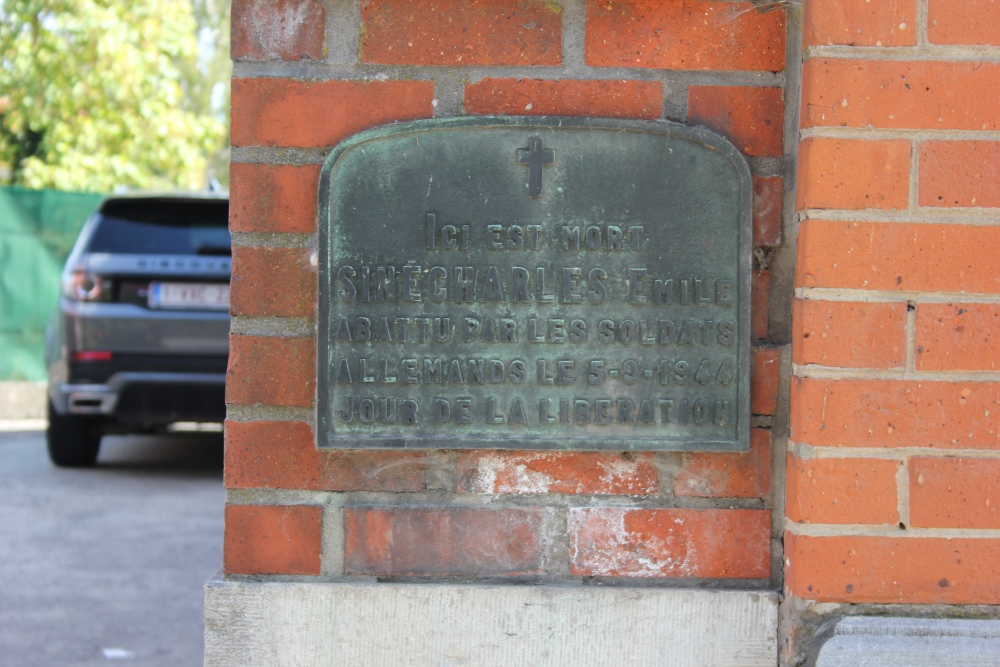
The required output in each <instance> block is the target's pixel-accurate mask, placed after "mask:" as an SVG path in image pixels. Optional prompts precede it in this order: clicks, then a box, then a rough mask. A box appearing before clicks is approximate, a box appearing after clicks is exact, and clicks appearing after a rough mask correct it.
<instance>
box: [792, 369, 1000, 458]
mask: <svg viewBox="0 0 1000 667" xmlns="http://www.w3.org/2000/svg"><path fill="white" fill-rule="evenodd" d="M791 420H792V424H791V426H792V435H791V438H792V440H794V441H795V442H799V443H808V444H811V445H817V446H828V447H841V446H842V447H935V448H940V449H963V448H965V449H997V448H1000V441H998V439H997V433H998V432H1000V385H998V384H995V383H987V382H916V381H910V380H820V379H815V378H796V377H793V378H792V396H791Z"/></svg>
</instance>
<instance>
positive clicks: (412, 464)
mask: <svg viewBox="0 0 1000 667" xmlns="http://www.w3.org/2000/svg"><path fill="white" fill-rule="evenodd" d="M424 468H425V466H424V455H423V453H421V452H397V451H369V450H360V451H354V450H351V451H341V450H337V451H332V450H322V449H317V448H316V444H315V440H314V437H313V430H312V427H311V426H309V424H305V423H303V422H280V421H263V422H234V421H228V422H226V486H227V487H228V488H230V489H309V490H313V491H387V492H394V493H407V492H415V491H422V490H423V489H424Z"/></svg>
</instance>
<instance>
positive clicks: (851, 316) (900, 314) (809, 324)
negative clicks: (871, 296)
mask: <svg viewBox="0 0 1000 667" xmlns="http://www.w3.org/2000/svg"><path fill="white" fill-rule="evenodd" d="M792 361H794V362H795V363H796V364H819V365H821V366H838V367H841V368H901V367H903V366H905V365H906V304H905V303H854V302H849V301H813V300H809V301H803V300H801V299H796V300H794V301H793V302H792Z"/></svg>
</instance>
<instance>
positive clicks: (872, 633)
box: [816, 616, 1000, 667]
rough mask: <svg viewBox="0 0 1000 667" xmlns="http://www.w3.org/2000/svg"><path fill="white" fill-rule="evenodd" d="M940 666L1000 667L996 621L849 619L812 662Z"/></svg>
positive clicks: (855, 666)
mask: <svg viewBox="0 0 1000 667" xmlns="http://www.w3.org/2000/svg"><path fill="white" fill-rule="evenodd" d="M942 665H962V667H996V665H1000V621H969V620H960V619H939V618H891V617H889V618H887V617H873V616H850V617H847V618H844V619H842V620H841V621H840V622H839V623H837V626H836V628H834V632H833V636H832V637H831V638H830V639H829V640H828V641H827V642H826V643H825V644H824V645H823V647H822V648H821V649H820V652H819V657H818V658H817V660H816V667H869V666H870V667H942Z"/></svg>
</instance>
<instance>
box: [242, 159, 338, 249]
mask: <svg viewBox="0 0 1000 667" xmlns="http://www.w3.org/2000/svg"><path fill="white" fill-rule="evenodd" d="M319 170H320V166H319V165H318V164H311V165H306V166H304V167H292V166H288V165H270V164H239V163H235V162H234V163H233V164H231V165H229V229H230V230H231V231H234V232H278V233H281V232H290V233H298V234H309V233H311V232H314V231H316V202H317V197H318V192H319Z"/></svg>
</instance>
